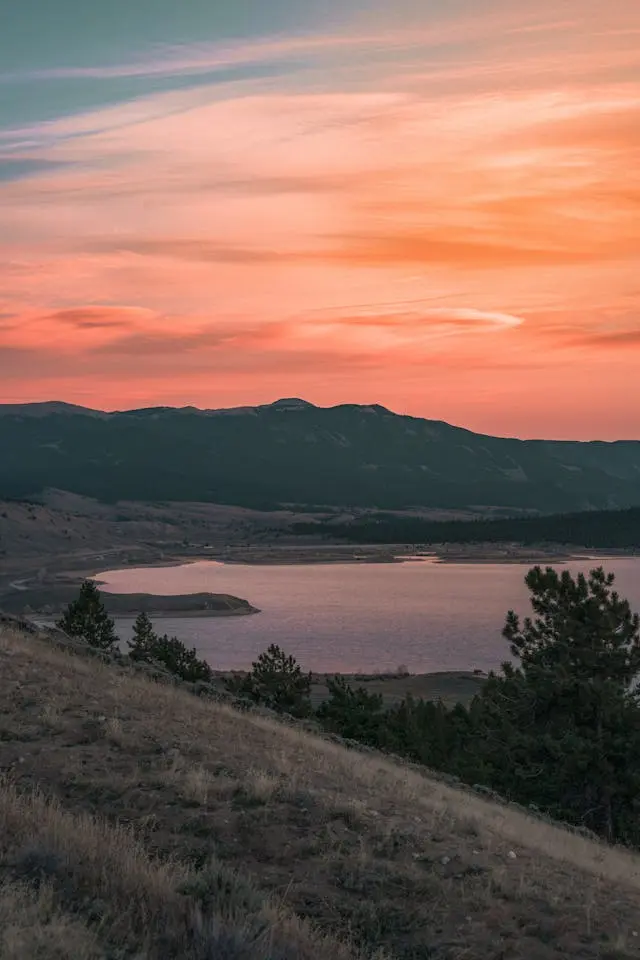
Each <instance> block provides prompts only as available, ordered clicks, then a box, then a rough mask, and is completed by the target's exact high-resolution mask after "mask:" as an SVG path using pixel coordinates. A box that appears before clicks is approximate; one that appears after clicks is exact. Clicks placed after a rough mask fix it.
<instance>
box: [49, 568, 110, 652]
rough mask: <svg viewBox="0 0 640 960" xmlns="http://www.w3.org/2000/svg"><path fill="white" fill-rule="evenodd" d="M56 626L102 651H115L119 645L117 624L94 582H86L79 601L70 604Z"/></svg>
mask: <svg viewBox="0 0 640 960" xmlns="http://www.w3.org/2000/svg"><path fill="white" fill-rule="evenodd" d="M56 626H57V627H59V628H60V629H61V630H63V631H64V632H65V633H66V634H67V635H68V636H70V637H77V638H79V639H81V640H84V641H85V642H86V643H88V644H90V645H91V646H92V647H100V649H101V650H113V649H114V648H116V647H117V645H118V635H117V634H116V630H115V624H114V622H113V620H112V619H111V618H110V617H109V615H108V613H107V611H106V609H105V606H104V604H103V602H102V599H101V597H100V591H99V590H98V588H97V587H96V585H95V583H94V582H93V580H85V581H84V583H83V584H82V586H81V587H80V593H79V595H78V598H77V600H74V601H73V602H72V603H70V604H69V606H68V607H67V610H66V612H65V613H64V614H63V616H62V617H61V618H60V620H58V621H57V622H56Z"/></svg>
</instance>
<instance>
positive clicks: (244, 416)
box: [0, 398, 640, 512]
mask: <svg viewBox="0 0 640 960" xmlns="http://www.w3.org/2000/svg"><path fill="white" fill-rule="evenodd" d="M49 487H56V488H59V489H63V490H69V491H72V492H74V493H79V494H84V495H87V496H91V497H96V498H98V499H101V500H108V501H115V500H120V499H129V500H147V501H148V500H183V501H185V500H206V501H213V502H219V503H233V504H240V505H245V506H255V507H267V506H275V505H278V504H282V503H287V504H296V505H297V504H300V505H303V504H304V505H307V504H314V505H332V506H361V507H377V508H380V509H398V508H402V507H409V506H425V507H469V506H496V507H502V508H506V509H513V510H516V509H523V508H528V509H534V510H538V511H542V512H554V511H574V510H588V509H597V508H600V509H609V508H620V507H628V506H633V505H638V504H640V441H634V440H630V441H617V442H613V443H606V442H602V441H594V442H589V443H582V442H577V441H552V440H516V439H508V438H499V437H491V436H484V435H481V434H476V433H472V432H471V431H470V430H464V429H462V428H460V427H454V426H451V425H449V424H447V423H444V422H441V421H435V420H423V419H420V418H418V417H408V416H400V415H397V414H395V413H392V412H391V411H389V410H387V409H385V407H382V406H379V405H377V404H374V405H371V406H359V405H355V404H342V405H340V406H335V407H329V408H320V407H315V406H313V405H312V404H310V403H307V402H305V401H304V400H300V399H295V398H294V399H285V400H278V401H277V402H276V403H273V404H267V405H264V406H258V407H239V408H234V409H230V410H198V409H196V408H194V407H184V408H179V409H176V408H172V407H151V408H146V409H141V410H128V411H124V412H119V413H103V412H102V411H95V410H87V409H85V408H83V407H76V406H72V405H68V404H61V403H55V402H53V403H47V404H19V405H15V404H13V405H5V406H2V405H0V497H28V496H29V495H35V494H37V493H39V492H40V491H41V490H43V489H45V488H49Z"/></svg>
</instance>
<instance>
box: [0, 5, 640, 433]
mask: <svg viewBox="0 0 640 960" xmlns="http://www.w3.org/2000/svg"><path fill="white" fill-rule="evenodd" d="M178 6H179V5H176V8H177V7H178ZM276 6H277V8H278V10H279V11H280V14H279V20H278V24H277V30H274V31H272V32H270V31H269V30H268V29H267V27H266V26H265V27H264V29H262V28H260V33H259V34H257V35H256V33H255V30H254V31H253V33H252V35H249V34H248V33H246V34H243V23H242V22H241V21H240V20H239V22H238V23H237V24H236V25H232V27H233V29H232V28H229V27H228V28H226V31H227V32H226V34H225V35H224V36H223V35H222V30H221V29H220V30H218V29H217V28H216V27H215V25H213V24H210V25H209V27H207V22H206V16H205V14H203V21H202V24H201V27H200V30H199V32H196V31H195V27H194V28H193V31H194V36H193V38H192V39H191V38H190V35H189V31H188V30H187V29H186V27H185V30H184V31H180V30H179V29H178V27H177V25H176V24H175V22H172V24H167V32H166V35H165V36H164V37H163V38H162V42H160V40H154V43H153V44H152V45H150V44H149V43H147V44H144V43H143V42H142V40H141V41H140V43H139V45H138V46H137V48H135V44H133V43H132V44H131V47H132V48H131V49H129V47H128V48H127V49H126V50H125V49H118V47H117V45H116V44H112V45H111V46H108V44H107V45H106V46H105V48H104V49H103V50H101V52H100V55H98V54H97V53H96V54H95V55H94V54H91V55H90V54H89V53H88V52H87V51H86V50H83V49H82V48H81V47H80V46H79V44H80V40H79V38H74V37H72V36H69V38H68V40H69V42H68V46H67V48H66V49H65V50H64V51H63V52H62V51H61V52H59V53H55V55H54V54H53V53H52V54H51V55H50V56H45V55H44V54H43V55H42V57H41V59H40V61H38V62H35V61H34V62H31V61H28V62H27V61H26V60H24V59H22V60H20V58H18V57H17V55H16V64H15V65H13V64H12V63H11V61H10V60H9V59H8V58H5V57H4V56H0V64H1V65H4V64H8V67H7V68H6V69H4V66H2V67H0V71H2V72H0V402H26V401H32V400H50V399H58V400H66V401H69V402H73V403H80V404H84V405H87V406H95V407H101V408H104V409H123V408H126V407H136V406H144V405H155V404H175V405H183V404H195V405H197V406H205V407H220V406H229V405H236V404H249V403H263V402H269V401H271V400H274V399H276V398H277V397H281V396H302V397H304V398H305V399H307V400H309V401H311V402H314V403H319V404H322V405H329V404H333V403H341V402H362V403H382V404H384V405H385V406H388V407H390V408H392V409H394V410H396V411H397V412H401V413H404V412H406V413H412V414H416V415H419V416H425V417H433V418H436V419H444V420H448V421H449V422H453V423H458V424H460V425H464V426H467V427H470V428H472V429H476V430H481V431H483V432H486V433H496V434H513V435H517V436H523V437H530V436H547V437H572V438H594V437H599V438H602V439H607V438H621V437H626V438H638V437H640V277H639V275H638V268H639V266H640V5H638V3H637V2H636V0H620V2H619V3H617V4H602V3H600V2H598V3H596V2H591V0H564V2H562V0H561V2H554V3H551V2H550V0H541V2H538V3H535V4H528V5H526V8H523V5H517V4H510V3H506V2H505V0H502V2H500V0H498V2H490V0H480V2H473V3H471V2H468V3H457V4H444V3H443V4H429V5H426V4H424V5H417V4H416V5H412V4H411V3H408V2H407V3H405V4H403V3H400V4H399V5H397V6H396V5H381V6H380V9H379V10H374V5H373V4H372V6H371V10H370V13H369V14H367V12H366V11H365V12H364V13H363V12H362V8H361V7H358V5H357V4H356V3H354V4H353V11H352V13H351V14H350V15H347V14H348V13H349V11H348V9H347V11H346V13H345V11H344V7H345V5H342V6H343V13H342V16H341V17H340V18H337V16H336V17H333V16H330V9H332V5H331V4H329V7H328V8H327V11H325V12H324V13H322V14H321V15H319V16H318V18H317V19H316V21H315V23H311V22H308V23H304V24H302V23H300V22H297V21H296V20H295V17H294V15H293V13H290V14H289V13H287V11H285V10H281V9H280V7H281V6H284V5H276ZM346 6H347V8H348V4H347V5H346ZM418 6H423V7H428V8H429V9H430V10H431V11H432V12H431V13H430V14H421V15H420V16H418V14H417V13H416V8H417V7H418ZM392 7H393V9H394V10H395V12H394V14H393V15H392V14H391V13H390V12H389V11H390V10H391V9H392ZM385 8H386V12H385ZM405 8H406V9H405ZM454 8H455V10H456V13H455V15H454V13H453V10H454ZM321 9H323V8H321ZM438 11H440V12H438ZM25 16H26V13H25ZM275 19H277V18H275V17H274V20H275ZM280 21H281V22H280ZM155 26H156V28H157V30H160V28H161V27H162V24H161V23H160V24H159V25H158V24H157V23H156V25H155ZM190 29H191V28H190ZM207 29H209V33H207ZM171 31H173V33H171ZM158 36H160V34H159V33H158ZM185 38H186V39H185ZM6 42H10V40H9V41H7V40H6V39H5V40H4V41H0V43H6ZM105 44H106V41H105ZM63 53H64V55H63ZM3 105H4V106H3Z"/></svg>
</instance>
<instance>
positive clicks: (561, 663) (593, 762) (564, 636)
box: [467, 567, 640, 844]
mask: <svg viewBox="0 0 640 960" xmlns="http://www.w3.org/2000/svg"><path fill="white" fill-rule="evenodd" d="M525 582H526V584H527V587H528V588H529V590H530V592H531V604H532V607H533V611H534V614H535V617H534V618H531V617H526V618H525V620H524V621H523V623H522V624H521V623H520V620H519V618H518V617H517V616H516V614H515V613H514V612H513V611H510V612H509V614H508V615H507V620H506V625H505V628H504V630H503V635H504V637H505V639H506V640H508V642H509V644H510V646H511V652H512V654H513V656H514V657H515V658H516V665H513V664H510V663H505V664H504V665H503V676H496V675H495V674H492V675H490V678H489V680H488V682H487V683H486V685H485V686H484V688H483V691H482V693H481V695H480V697H479V698H478V704H477V705H476V721H477V722H476V727H475V735H474V737H473V742H472V746H471V747H470V750H471V753H472V754H473V758H474V759H475V763H476V764H477V765H480V766H481V767H482V775H483V776H484V777H485V778H489V779H490V780H491V783H490V785H491V786H492V787H494V788H495V789H497V790H498V791H499V792H501V793H504V794H505V795H508V796H511V797H512V798H514V799H517V800H519V801H521V802H527V803H535V804H536V805H537V806H540V807H543V808H545V809H546V810H548V811H549V812H550V813H551V814H552V815H553V816H555V817H558V818H560V819H564V820H568V821H569V822H573V823H576V824H581V825H584V826H586V827H588V828H590V829H591V830H594V831H595V832H596V833H598V834H600V835H601V836H603V837H604V838H605V839H607V840H609V841H612V840H620V841H622V842H625V843H633V844H638V843H640V818H639V814H640V804H639V803H638V799H637V798H638V797H639V796H640V698H639V693H638V687H637V683H638V679H639V675H640V621H639V618H638V615H637V614H633V613H632V612H631V609H630V606H629V603H628V601H626V600H623V599H621V598H620V596H619V595H618V594H617V592H616V591H615V590H613V589H612V587H613V583H614V576H613V574H606V573H605V572H604V570H603V569H602V568H601V567H599V568H597V569H595V570H592V571H591V572H590V574H589V576H588V577H587V576H585V575H584V574H579V575H578V576H577V578H576V579H574V578H573V577H572V576H571V574H570V573H569V572H568V571H563V572H562V573H561V574H558V573H557V572H556V571H555V570H553V569H552V568H550V567H547V568H546V570H542V569H541V568H540V567H535V568H534V569H533V570H531V571H530V572H529V573H528V575H527V577H526V581H525ZM469 760H470V757H469V754H468V755H467V761H469ZM471 766H473V764H471Z"/></svg>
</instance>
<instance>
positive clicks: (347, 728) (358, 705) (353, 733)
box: [316, 676, 385, 746]
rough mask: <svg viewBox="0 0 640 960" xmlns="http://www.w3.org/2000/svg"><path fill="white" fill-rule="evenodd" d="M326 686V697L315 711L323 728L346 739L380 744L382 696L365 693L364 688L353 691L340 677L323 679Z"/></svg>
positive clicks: (381, 737) (372, 744) (382, 728)
mask: <svg viewBox="0 0 640 960" xmlns="http://www.w3.org/2000/svg"><path fill="white" fill-rule="evenodd" d="M327 687H328V688H329V697H328V698H327V699H326V700H325V701H324V702H323V703H322V704H321V705H320V706H319V707H318V710H317V711H316V716H317V718H318V720H319V721H320V723H321V724H322V726H323V727H324V728H325V730H329V731H331V732H332V733H337V734H339V735H340V736H341V737H345V738H347V739H348V740H358V741H360V742H361V743H367V744H369V745H370V746H381V741H382V739H383V730H384V718H385V711H384V708H383V705H382V695H381V694H379V693H369V692H368V691H367V690H365V689H364V687H358V688H357V689H356V690H354V689H353V688H352V687H351V686H350V685H349V684H348V683H347V681H346V680H345V679H344V677H340V676H336V677H334V678H333V680H327Z"/></svg>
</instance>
